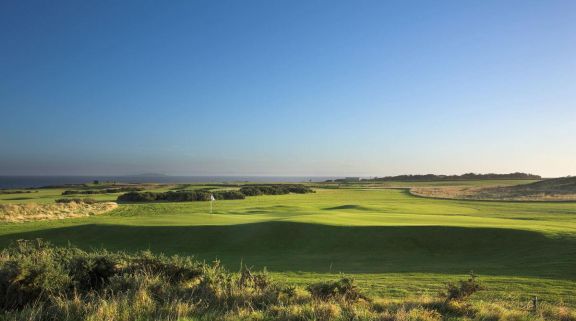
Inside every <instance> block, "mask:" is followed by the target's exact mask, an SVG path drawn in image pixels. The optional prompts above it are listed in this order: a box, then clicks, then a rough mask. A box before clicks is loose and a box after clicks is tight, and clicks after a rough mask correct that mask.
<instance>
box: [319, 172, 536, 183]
mask: <svg viewBox="0 0 576 321" xmlns="http://www.w3.org/2000/svg"><path fill="white" fill-rule="evenodd" d="M481 179H536V180H538V179H542V177H541V176H539V175H534V174H528V173H520V172H516V173H510V174H493V173H490V174H476V173H466V174H462V175H434V174H426V175H398V176H385V177H374V178H371V179H362V181H363V182H370V181H372V182H387V181H394V182H426V181H455V180H481ZM327 182H336V183H346V182H350V180H348V179H345V178H343V179H335V180H330V181H327Z"/></svg>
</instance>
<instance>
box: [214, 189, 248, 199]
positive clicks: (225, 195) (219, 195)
mask: <svg viewBox="0 0 576 321" xmlns="http://www.w3.org/2000/svg"><path fill="white" fill-rule="evenodd" d="M212 195H214V198H215V199H217V200H243V199H245V198H246V195H244V194H242V193H241V192H240V191H221V192H214V193H212Z"/></svg>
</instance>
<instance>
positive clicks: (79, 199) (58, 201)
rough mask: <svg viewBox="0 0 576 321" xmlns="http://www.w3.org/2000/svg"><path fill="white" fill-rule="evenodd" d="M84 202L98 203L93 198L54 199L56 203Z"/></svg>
mask: <svg viewBox="0 0 576 321" xmlns="http://www.w3.org/2000/svg"><path fill="white" fill-rule="evenodd" d="M72 202H74V203H85V204H94V203H98V201H97V200H95V199H93V198H59V199H57V200H56V203H72Z"/></svg>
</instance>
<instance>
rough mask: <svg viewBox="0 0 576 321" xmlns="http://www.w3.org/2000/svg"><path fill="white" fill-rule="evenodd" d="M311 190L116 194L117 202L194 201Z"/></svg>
mask: <svg viewBox="0 0 576 321" xmlns="http://www.w3.org/2000/svg"><path fill="white" fill-rule="evenodd" d="M312 192H313V190H312V189H311V188H309V187H307V186H304V185H298V184H276V185H246V186H243V187H241V188H240V190H230V191H214V192H212V191H210V190H208V189H198V190H171V191H168V192H163V193H152V192H143V193H136V192H130V193H126V194H122V195H120V196H118V199H117V201H118V202H125V203H141V202H155V201H169V202H194V201H209V200H210V195H213V196H214V198H215V199H217V200H241V199H244V198H246V196H257V195H282V194H289V193H299V194H303V193H312Z"/></svg>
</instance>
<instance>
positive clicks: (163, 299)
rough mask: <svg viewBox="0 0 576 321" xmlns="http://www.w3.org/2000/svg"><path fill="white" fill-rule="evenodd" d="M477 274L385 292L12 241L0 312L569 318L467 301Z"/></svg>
mask: <svg viewBox="0 0 576 321" xmlns="http://www.w3.org/2000/svg"><path fill="white" fill-rule="evenodd" d="M470 282H472V283H473V284H472V285H474V288H475V289H476V290H474V291H470ZM477 282H478V281H477V280H476V279H475V278H473V281H471V280H470V279H469V280H467V281H462V282H460V285H459V286H458V287H456V291H458V292H459V293H464V292H465V293H466V295H465V296H456V297H455V296H451V295H450V294H447V295H446V294H445V295H437V296H433V297H431V296H427V297H418V298H414V299H408V300H406V299H405V300H390V299H387V298H382V297H369V296H366V295H365V294H363V293H362V292H361V290H360V289H359V288H358V287H357V286H356V285H355V283H354V281H353V280H352V279H350V278H346V277H344V278H340V279H339V280H338V279H337V280H332V281H330V282H314V283H312V284H308V285H307V286H306V287H302V286H298V285H293V284H289V283H284V282H279V281H277V280H274V279H272V278H271V277H270V276H269V275H268V274H267V273H266V272H265V271H264V272H254V271H251V270H250V269H248V268H246V267H243V268H242V269H241V270H240V271H239V272H238V273H231V272H229V271H227V270H226V269H224V268H223V267H222V266H221V265H220V264H219V263H218V262H215V263H213V264H206V263H203V262H199V261H195V260H194V259H192V258H189V257H180V256H172V257H167V256H163V255H154V254H152V253H150V252H141V253H137V254H127V253H123V252H108V251H89V252H86V251H82V250H80V249H77V248H73V247H61V248H58V247H52V246H50V245H49V244H46V243H44V242H40V241H19V242H18V243H16V244H15V245H13V246H11V247H9V248H7V249H5V250H3V251H2V252H1V253H0V306H1V307H2V309H1V310H0V320H14V321H16V320H30V321H44V320H61V321H76V320H78V321H80V320H99V321H100V320H117V321H124V320H125V321H132V320H134V321H136V320H301V321H308V320H310V321H312V320H322V321H332V320H334V321H344V320H358V321H382V320H391V321H411V320H421V321H440V320H478V321H480V320H534V321H540V320H553V321H574V320H576V313H575V311H574V310H573V309H571V308H568V307H565V306H563V305H551V304H546V303H544V304H540V305H536V306H535V305H531V306H522V305H514V304H513V303H511V302H509V301H508V302H504V301H500V302H489V303H486V302H482V301H479V302H473V301H469V300H468V299H469V297H470V296H473V295H475V292H476V291H477V290H478V289H480V288H481V286H480V285H479V283H477ZM453 288H454V286H452V287H448V293H452V292H451V291H453Z"/></svg>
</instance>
